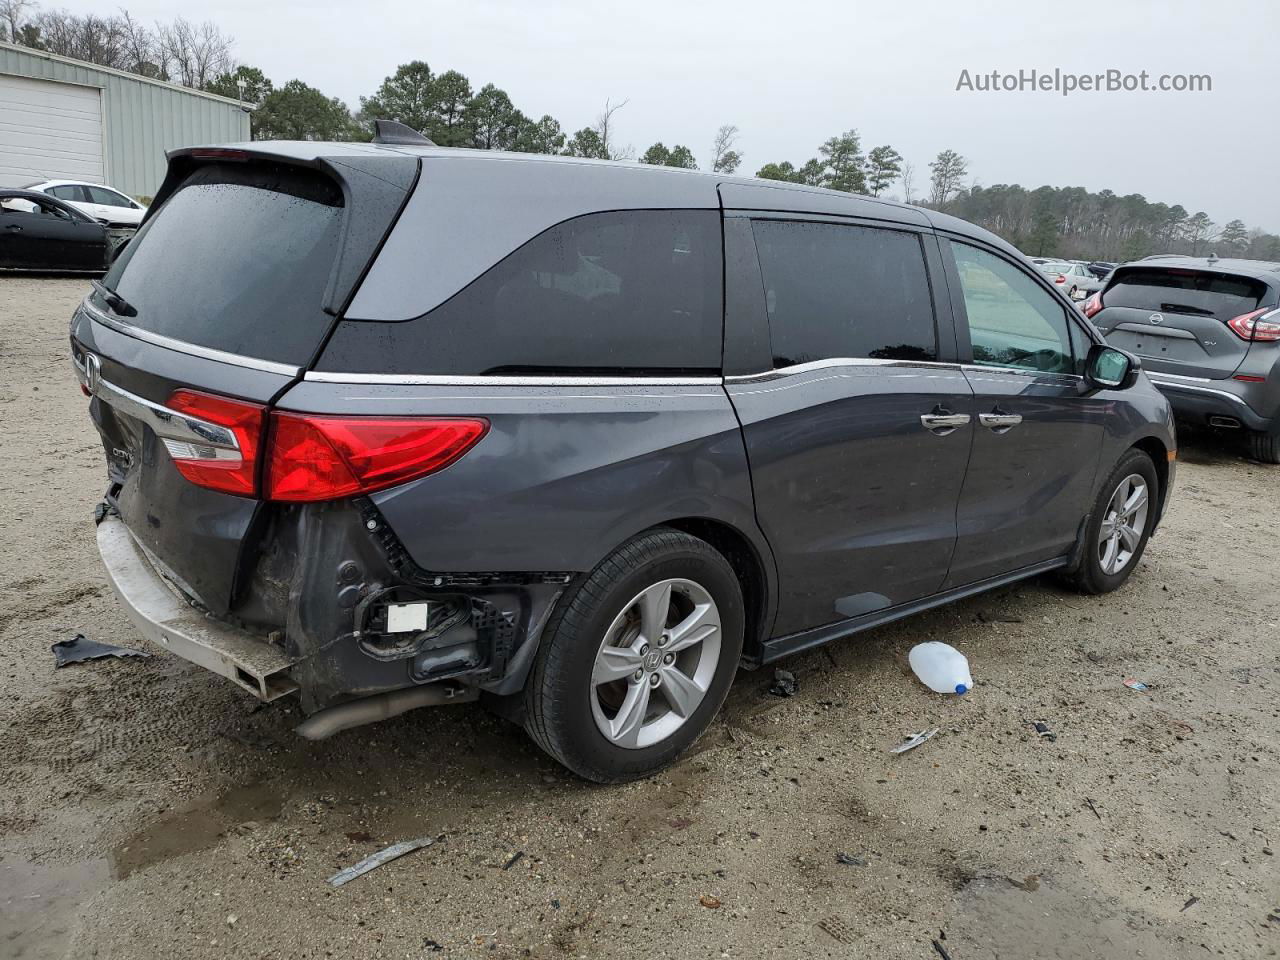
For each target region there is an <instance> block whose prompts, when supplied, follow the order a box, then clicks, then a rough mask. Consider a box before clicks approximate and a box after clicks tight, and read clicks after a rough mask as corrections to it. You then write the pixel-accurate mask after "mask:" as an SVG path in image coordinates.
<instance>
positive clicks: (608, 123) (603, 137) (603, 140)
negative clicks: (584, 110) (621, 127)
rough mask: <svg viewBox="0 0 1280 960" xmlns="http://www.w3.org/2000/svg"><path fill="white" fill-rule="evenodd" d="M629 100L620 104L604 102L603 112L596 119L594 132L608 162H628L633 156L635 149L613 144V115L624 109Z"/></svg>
mask: <svg viewBox="0 0 1280 960" xmlns="http://www.w3.org/2000/svg"><path fill="white" fill-rule="evenodd" d="M630 102H631V100H630V99H627V100H623V101H622V102H621V103H616V104H615V103H611V102H610V101H608V100H605V102H604V112H602V113H601V114H600V116H598V117H597V118H596V124H595V127H594V129H595V132H596V136H598V137H599V138H600V149H601V152H602V153H603V154H604V156H605V157H607V158H608V159H610V160H630V159H632V158H633V157H634V156H635V154H636V151H635V148H633V147H631V146H630V145H628V146H625V147H619V146H618V145H617V144H616V143H615V142H614V127H613V115H614V114H615V113H617V112H618V111H619V110H621V109H622V108H623V107H625V106H626V105H627V104H628V103H630Z"/></svg>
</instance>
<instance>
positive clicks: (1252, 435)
mask: <svg viewBox="0 0 1280 960" xmlns="http://www.w3.org/2000/svg"><path fill="white" fill-rule="evenodd" d="M1249 458H1250V459H1251V460H1258V461H1260V462H1262V463H1280V433H1264V432H1263V431H1261V430H1252V431H1250V432H1249Z"/></svg>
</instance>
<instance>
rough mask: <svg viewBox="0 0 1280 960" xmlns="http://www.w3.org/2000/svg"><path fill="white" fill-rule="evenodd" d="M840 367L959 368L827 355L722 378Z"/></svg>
mask: <svg viewBox="0 0 1280 960" xmlns="http://www.w3.org/2000/svg"><path fill="white" fill-rule="evenodd" d="M841 367H902V368H907V369H912V368H919V369H922V370H959V369H960V364H958V363H941V362H939V361H936V360H881V359H877V358H874V357H829V358H827V359H825V360H810V361H808V362H807V363H793V364H791V365H790V366H786V367H776V368H774V369H773V370H765V371H763V372H761V373H745V374H736V375H734V376H729V377H725V378H724V382H725V383H765V382H767V381H769V380H778V379H781V378H782V377H794V376H799V375H801V374H805V373H811V372H813V371H815V370H833V369H839V368H841Z"/></svg>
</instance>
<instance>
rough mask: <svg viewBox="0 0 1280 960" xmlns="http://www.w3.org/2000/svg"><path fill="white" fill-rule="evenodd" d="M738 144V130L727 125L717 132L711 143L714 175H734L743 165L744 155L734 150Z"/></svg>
mask: <svg viewBox="0 0 1280 960" xmlns="http://www.w3.org/2000/svg"><path fill="white" fill-rule="evenodd" d="M737 142H738V128H737V127H736V126H734V125H733V124H732V123H726V124H725V125H724V126H722V127H721V128H720V129H719V130H717V131H716V138H715V139H714V140H713V141H711V170H712V172H713V173H733V172H734V171H735V170H737V169H738V164H740V163H742V154H741V153H740V152H738V151H737V150H734V149H733V145H734V144H735V143H737Z"/></svg>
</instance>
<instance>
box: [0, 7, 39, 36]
mask: <svg viewBox="0 0 1280 960" xmlns="http://www.w3.org/2000/svg"><path fill="white" fill-rule="evenodd" d="M34 6H35V4H34V3H32V0H0V20H2V21H4V23H5V24H7V25H8V27H9V33H8V38H7V39H8V40H9V41H10V42H11V43H17V42H18V30H19V29H20V28H21V27H22V25H23V21H25V20H26V19H27V11H28V10H30V9H31V8H33V7H34ZM3 39H6V38H5V36H4V35H3V34H0V40H3Z"/></svg>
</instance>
